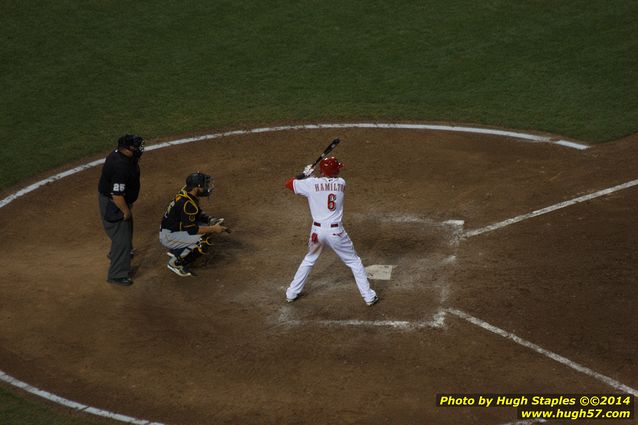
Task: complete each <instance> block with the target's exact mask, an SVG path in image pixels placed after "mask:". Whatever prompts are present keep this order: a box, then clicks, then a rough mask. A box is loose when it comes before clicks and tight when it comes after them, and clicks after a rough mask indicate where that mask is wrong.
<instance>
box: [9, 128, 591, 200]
mask: <svg viewBox="0 0 638 425" xmlns="http://www.w3.org/2000/svg"><path fill="white" fill-rule="evenodd" d="M330 128H370V129H374V128H381V129H402V130H438V131H451V132H463V133H475V134H490V135H495V136H503V137H511V138H514V139H518V140H523V141H529V142H542V143H553V144H558V145H563V146H567V147H571V148H576V149H581V150H582V149H587V148H588V146H586V145H581V144H578V143H573V142H566V141H564V140H559V141H552V140H551V139H550V138H549V137H546V136H538V135H535V134H529V133H522V132H517V131H505V130H496V129H490V128H479V127H465V126H454V125H429V124H392V123H353V124H348V123H346V124H305V125H284V126H278V127H262V128H253V129H248V130H235V131H227V132H223V133H212V134H206V135H202V136H196V137H187V138H184V139H178V140H172V141H168V142H163V143H158V144H155V145H150V146H147V147H146V151H153V150H157V149H162V148H166V147H169V146H175V145H183V144H185V143H193V142H200V141H204V140H211V139H218V138H220V137H230V136H241V135H246V134H258V133H270V132H276V131H290V130H319V129H330ZM563 142H565V143H563ZM103 162H104V159H99V160H96V161H92V162H89V163H88V164H84V165H81V166H79V167H75V168H72V169H69V170H66V171H63V172H61V173H59V174H56V175H53V176H50V177H47V178H45V179H43V180H40V181H38V182H36V183H34V184H32V185H30V186H28V187H25V188H24V189H21V190H19V191H17V192H16V193H14V194H11V195H9V196H7V197H6V198H4V199H2V200H1V201H0V208H2V207H5V206H6V205H8V204H9V203H11V202H12V201H14V200H16V199H17V198H19V197H21V196H24V195H26V194H27V193H30V192H33V191H34V190H36V189H38V188H39V187H42V186H44V185H46V184H48V183H52V182H54V181H56V180H60V179H61V178H64V177H68V176H70V175H72V174H76V173H79V172H80V171H83V170H86V169H88V168H92V167H96V166H98V165H100V164H102V163H103Z"/></svg>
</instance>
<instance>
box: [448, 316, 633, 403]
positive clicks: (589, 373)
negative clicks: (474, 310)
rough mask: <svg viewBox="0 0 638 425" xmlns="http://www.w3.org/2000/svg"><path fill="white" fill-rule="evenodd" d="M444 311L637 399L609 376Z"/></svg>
mask: <svg viewBox="0 0 638 425" xmlns="http://www.w3.org/2000/svg"><path fill="white" fill-rule="evenodd" d="M446 311H447V312H448V313H450V314H453V315H455V316H457V317H459V318H461V319H463V320H465V321H467V322H470V323H472V324H473V325H476V326H478V327H480V328H483V329H485V330H487V331H489V332H492V333H494V334H496V335H499V336H502V337H503V338H506V339H509V340H511V341H514V342H515V343H517V344H519V345H522V346H523V347H526V348H529V349H530V350H532V351H535V352H537V353H539V354H542V355H543V356H545V357H547V358H550V359H552V360H554V361H556V362H558V363H560V364H563V365H565V366H567V367H569V368H571V369H574V370H575V371H577V372H580V373H582V374H585V375H587V376H589V377H591V378H594V379H596V380H597V381H600V382H602V383H604V384H606V385H609V386H610V387H612V388H615V389H617V390H620V391H622V392H623V393H627V394H631V395H633V396H634V397H638V390H635V389H633V388H631V387H628V386H627V385H625V384H622V383H620V382H618V381H616V380H615V379H612V378H610V377H609V376H605V375H603V374H601V373H598V372H596V371H594V370H591V369H590V368H588V367H585V366H583V365H581V364H578V363H576V362H574V361H572V360H569V359H568V358H565V357H563V356H561V355H559V354H556V353H554V352H552V351H549V350H546V349H545V348H543V347H541V346H539V345H536V344H534V343H533V342H529V341H527V340H525V339H523V338H521V337H519V336H517V335H514V334H513V333H511V332H507V331H505V330H503V329H501V328H498V327H496V326H494V325H491V324H489V323H487V322H485V321H483V320H481V319H478V318H476V317H474V316H471V315H469V314H467V313H465V312H463V311H461V310H457V309H455V308H448V309H447V310H446Z"/></svg>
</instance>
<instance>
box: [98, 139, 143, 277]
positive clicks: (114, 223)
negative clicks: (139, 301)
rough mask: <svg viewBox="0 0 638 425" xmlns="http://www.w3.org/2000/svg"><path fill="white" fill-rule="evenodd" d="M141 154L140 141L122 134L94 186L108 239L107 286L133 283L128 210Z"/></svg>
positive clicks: (137, 185)
mask: <svg viewBox="0 0 638 425" xmlns="http://www.w3.org/2000/svg"><path fill="white" fill-rule="evenodd" d="M143 152H144V139H142V138H141V137H140V136H136V135H133V134H125V135H124V136H122V137H120V138H119V139H118V141H117V149H115V150H114V151H113V152H111V153H110V154H109V155H108V156H107V157H106V161H105V162H104V165H103V166H102V175H101V176H100V182H99V184H98V192H99V195H98V198H99V204H100V215H101V217H102V224H103V225H104V230H105V231H106V234H107V235H108V237H109V238H110V239H111V251H110V252H109V256H108V257H109V259H110V260H111V265H110V267H109V273H108V276H107V282H109V283H113V284H116V285H124V286H128V285H131V284H132V283H133V280H132V279H131V277H130V275H129V273H130V271H131V256H132V254H133V215H132V213H131V208H132V207H133V203H134V202H135V201H136V200H137V197H138V195H139V193H140V166H139V159H140V157H141V156H142V153H143Z"/></svg>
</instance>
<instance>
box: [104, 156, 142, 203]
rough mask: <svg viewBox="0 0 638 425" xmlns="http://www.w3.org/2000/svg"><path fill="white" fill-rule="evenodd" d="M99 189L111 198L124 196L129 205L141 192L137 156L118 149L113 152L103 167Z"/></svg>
mask: <svg viewBox="0 0 638 425" xmlns="http://www.w3.org/2000/svg"><path fill="white" fill-rule="evenodd" d="M98 191H99V192H100V193H101V194H102V195H104V196H107V197H109V198H112V197H113V196H112V195H120V196H124V200H125V201H126V203H127V204H128V205H131V204H133V202H135V201H136V200H137V197H138V196H139V194H140V165H139V163H138V159H137V158H135V157H130V158H129V157H128V156H126V155H124V154H123V153H121V152H119V151H118V150H117V149H116V150H114V151H113V152H111V153H110V154H109V155H108V156H107V157H106V161H105V162H104V166H103V167H102V175H101V176H100V182H99V184H98Z"/></svg>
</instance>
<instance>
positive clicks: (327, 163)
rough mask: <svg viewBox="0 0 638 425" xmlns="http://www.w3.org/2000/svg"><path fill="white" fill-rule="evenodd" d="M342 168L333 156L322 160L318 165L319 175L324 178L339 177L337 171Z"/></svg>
mask: <svg viewBox="0 0 638 425" xmlns="http://www.w3.org/2000/svg"><path fill="white" fill-rule="evenodd" d="M342 168H343V164H342V163H341V162H339V160H338V159H337V158H335V157H334V156H331V157H328V158H324V159H322V160H321V162H320V163H319V170H320V171H321V174H323V175H324V176H326V177H335V176H338V175H339V170H341V169H342Z"/></svg>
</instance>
